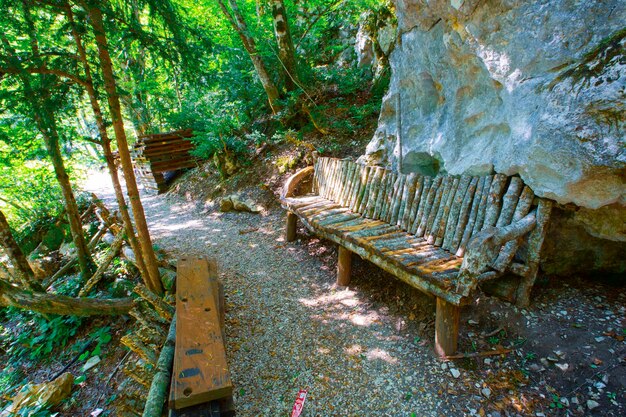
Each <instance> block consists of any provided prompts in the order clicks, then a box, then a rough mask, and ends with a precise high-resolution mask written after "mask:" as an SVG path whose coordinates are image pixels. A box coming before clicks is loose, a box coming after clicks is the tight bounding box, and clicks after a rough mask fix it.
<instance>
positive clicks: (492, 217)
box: [480, 174, 508, 230]
mask: <svg viewBox="0 0 626 417" xmlns="http://www.w3.org/2000/svg"><path fill="white" fill-rule="evenodd" d="M507 181H508V177H507V176H506V175H503V174H496V175H495V176H494V177H493V182H492V183H491V188H490V189H489V195H488V200H487V208H486V211H485V220H484V222H483V224H482V225H481V228H480V230H483V229H485V228H487V227H490V226H495V225H496V221H497V220H498V215H499V214H500V207H502V195H503V194H504V190H505V189H506V183H507Z"/></svg>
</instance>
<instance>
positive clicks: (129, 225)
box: [67, 4, 150, 285]
mask: <svg viewBox="0 0 626 417" xmlns="http://www.w3.org/2000/svg"><path fill="white" fill-rule="evenodd" d="M67 11H68V13H67V16H68V19H69V21H70V24H71V25H72V36H73V37H74V41H75V42H76V48H77V49H78V55H79V57H80V60H81V61H82V63H83V67H84V69H85V81H86V83H85V89H86V90H87V94H88V95H89V101H90V103H91V108H92V109H93V113H94V116H95V118H96V125H97V126H98V132H99V133H100V142H101V143H102V151H103V153H104V159H105V160H106V163H107V168H108V169H109V174H110V175H111V182H112V183H113V190H114V192H115V198H116V199H117V206H118V209H119V211H120V214H121V216H122V221H123V222H124V230H125V231H126V236H127V238H128V243H130V247H131V248H132V250H133V252H134V253H135V259H136V265H137V268H138V269H139V272H140V273H141V276H142V278H143V280H144V282H145V283H146V285H148V282H149V281H150V276H149V275H148V271H147V270H146V264H145V262H144V259H143V253H142V251H141V246H140V245H139V242H138V241H137V237H136V236H135V230H134V228H133V222H132V220H131V218H130V213H129V212H128V206H127V205H126V199H125V198H124V192H123V190H122V185H121V183H120V178H119V176H118V175H117V167H116V166H115V160H114V157H113V152H112V151H111V139H110V138H109V134H108V133H107V129H106V125H105V124H104V117H103V116H102V109H101V108H100V102H99V101H98V94H97V92H96V89H95V88H94V86H93V78H92V76H91V67H90V66H89V61H88V60H87V52H86V51H85V47H84V46H83V42H82V38H81V36H80V34H79V33H78V31H77V30H76V25H75V24H74V15H73V13H72V9H71V6H70V5H69V4H68V6H67Z"/></svg>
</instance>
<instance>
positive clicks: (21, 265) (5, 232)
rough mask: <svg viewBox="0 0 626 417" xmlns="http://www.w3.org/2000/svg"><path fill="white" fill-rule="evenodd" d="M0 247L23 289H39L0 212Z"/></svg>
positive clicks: (31, 270) (33, 274) (26, 260)
mask: <svg viewBox="0 0 626 417" xmlns="http://www.w3.org/2000/svg"><path fill="white" fill-rule="evenodd" d="M0 245H1V246H2V247H3V248H4V250H5V252H6V254H7V255H8V257H9V260H10V261H11V264H12V265H13V268H15V270H16V271H17V272H18V279H19V280H20V282H21V283H22V285H24V287H25V288H28V289H31V290H34V289H39V288H40V286H39V285H37V284H36V280H35V272H33V269H32V268H31V266H30V264H29V263H28V259H26V256H25V255H24V253H23V252H22V249H20V247H19V246H18V244H17V242H16V241H15V239H14V238H13V234H12V233H11V229H10V227H9V223H8V222H7V219H6V217H5V216H4V213H2V211H1V210H0Z"/></svg>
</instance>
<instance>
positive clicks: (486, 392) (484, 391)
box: [480, 388, 491, 398]
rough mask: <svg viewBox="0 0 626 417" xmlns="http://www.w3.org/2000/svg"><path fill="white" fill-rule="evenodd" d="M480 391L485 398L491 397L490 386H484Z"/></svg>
mask: <svg viewBox="0 0 626 417" xmlns="http://www.w3.org/2000/svg"><path fill="white" fill-rule="evenodd" d="M480 393H481V394H482V395H483V396H484V397H485V398H489V397H491V390H490V389H489V388H483V389H482V390H480Z"/></svg>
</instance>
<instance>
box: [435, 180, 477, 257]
mask: <svg viewBox="0 0 626 417" xmlns="http://www.w3.org/2000/svg"><path fill="white" fill-rule="evenodd" d="M480 181H481V179H480V178H479V177H472V179H471V181H470V184H469V187H468V189H467V192H466V193H465V197H463V202H462V203H461V210H460V212H459V218H458V221H457V224H456V230H455V231H454V236H453V238H452V241H451V242H450V243H449V244H448V245H447V247H446V243H445V242H444V249H447V250H449V251H450V252H452V253H456V251H457V249H458V248H459V244H460V243H461V239H462V238H463V232H464V231H465V226H467V223H468V222H469V218H470V212H471V207H472V205H473V204H472V203H473V202H474V195H476V189H477V188H478V187H479V185H482V183H481V182H480Z"/></svg>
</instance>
